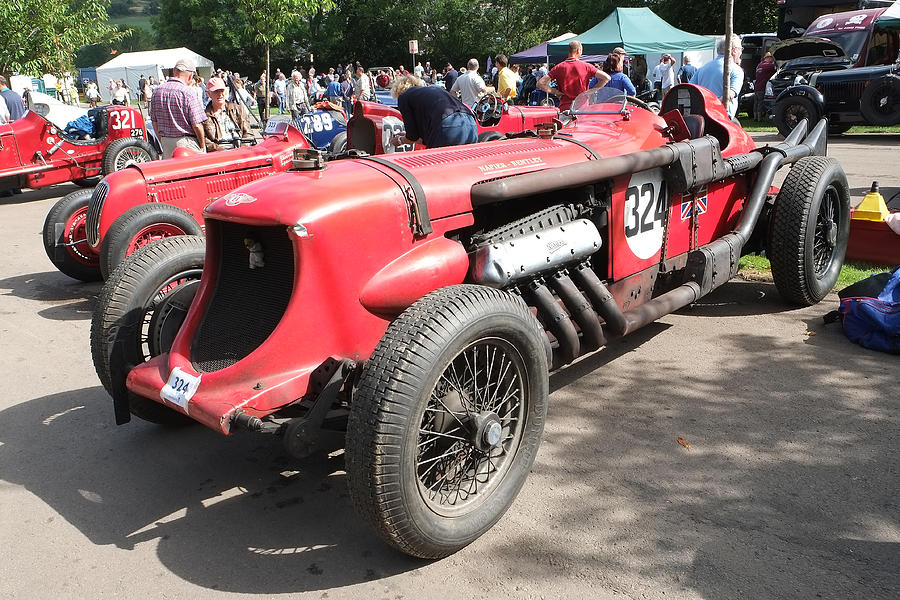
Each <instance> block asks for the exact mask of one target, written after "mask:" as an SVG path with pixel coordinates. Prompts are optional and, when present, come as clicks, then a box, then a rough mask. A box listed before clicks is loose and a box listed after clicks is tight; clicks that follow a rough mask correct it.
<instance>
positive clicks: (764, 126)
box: [738, 117, 900, 133]
mask: <svg viewBox="0 0 900 600" xmlns="http://www.w3.org/2000/svg"><path fill="white" fill-rule="evenodd" d="M738 120H739V121H740V122H741V126H742V127H743V128H744V131H754V132H771V133H777V132H778V128H777V127H775V124H774V123H772V121H768V120H763V121H756V120H754V119H751V118H750V117H740V118H739V119H738ZM847 133H900V125H891V126H890V127H878V126H876V125H854V126H853V127H851V128H850V131H848V132H847Z"/></svg>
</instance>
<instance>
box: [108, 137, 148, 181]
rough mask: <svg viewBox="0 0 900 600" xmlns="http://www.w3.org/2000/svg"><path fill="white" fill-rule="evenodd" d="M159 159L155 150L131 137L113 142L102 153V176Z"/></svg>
mask: <svg viewBox="0 0 900 600" xmlns="http://www.w3.org/2000/svg"><path fill="white" fill-rule="evenodd" d="M158 158H159V154H158V153H157V152H156V149H154V148H153V146H151V145H150V144H149V143H148V142H146V141H144V140H142V139H139V138H133V137H127V138H119V139H117V140H113V141H112V142H110V143H109V146H107V147H106V150H104V151H103V162H102V166H103V174H104V175H109V174H110V173H114V172H116V171H121V170H122V169H124V168H125V167H127V166H128V165H133V164H136V163H142V162H149V161H151V160H156V159H158Z"/></svg>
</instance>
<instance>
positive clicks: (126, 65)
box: [97, 48, 213, 101]
mask: <svg viewBox="0 0 900 600" xmlns="http://www.w3.org/2000/svg"><path fill="white" fill-rule="evenodd" d="M182 58H193V59H194V61H195V62H196V63H197V74H198V75H200V77H202V78H203V80H204V81H205V80H207V79H209V78H210V76H211V75H212V72H213V62H212V61H211V60H209V59H208V58H206V57H203V56H200V55H199V54H197V53H196V52H194V51H193V50H188V49H187V48H167V49H165V50H148V51H146V52H126V53H124V54H120V55H119V56H117V57H115V58H114V59H112V60H111V61H109V62H107V63H105V64H103V65H101V66H99V67H97V85H98V86H100V94H101V95H102V96H103V99H104V100H106V101H110V100H111V98H109V82H110V80H111V79H124V80H125V82H126V83H127V85H128V87H129V88H130V89H131V92H132V98H136V97H137V93H138V82H139V81H140V79H141V75H144V76H146V77H149V76H151V75H153V77H155V78H156V80H157V81H160V82H162V81H165V78H166V77H167V76H168V75H169V74H171V70H172V69H173V68H174V67H175V63H177V62H178V61H179V59H182Z"/></svg>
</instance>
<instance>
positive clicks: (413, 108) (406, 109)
mask: <svg viewBox="0 0 900 600" xmlns="http://www.w3.org/2000/svg"><path fill="white" fill-rule="evenodd" d="M391 94H392V95H393V96H394V98H396V99H397V109H398V110H399V111H400V114H401V115H403V124H404V125H405V126H406V134H405V135H404V134H402V133H398V134H397V135H395V136H394V138H393V140H392V141H393V143H394V145H396V146H400V145H404V144H417V143H420V142H421V143H423V144H425V145H426V146H427V147H429V148H438V147H440V146H459V145H462V144H474V143H475V142H477V141H478V127H477V126H476V125H475V115H474V114H473V113H472V111H471V110H470V109H469V107H468V106H466V105H465V104H463V103H462V101H460V100H459V98H457V97H456V96H454V95H453V94H451V93H450V92H448V91H447V90H446V89H444V88H443V87H441V86H428V87H425V82H424V81H422V80H421V79H419V78H418V77H416V76H415V75H403V76H401V77H398V78H397V79H396V80H395V81H394V85H393V86H392V87H391Z"/></svg>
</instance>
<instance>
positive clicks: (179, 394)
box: [159, 367, 200, 412]
mask: <svg viewBox="0 0 900 600" xmlns="http://www.w3.org/2000/svg"><path fill="white" fill-rule="evenodd" d="M199 387H200V375H191V374H190V373H186V372H184V371H182V370H181V367H175V368H174V369H172V372H171V373H169V381H167V382H166V385H164V386H163V389H161V390H160V391H159V396H160V398H162V399H163V400H165V401H166V402H170V403H171V404H175V405H176V406H180V407H181V408H182V410H184V412H187V411H188V402H190V400H191V398H192V397H193V396H194V394H196V393H197V388H199Z"/></svg>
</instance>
